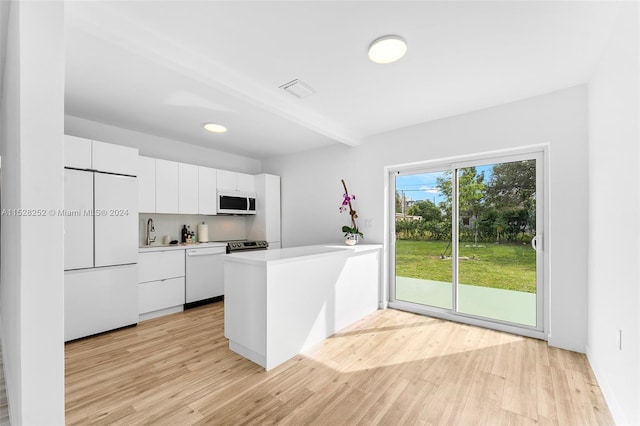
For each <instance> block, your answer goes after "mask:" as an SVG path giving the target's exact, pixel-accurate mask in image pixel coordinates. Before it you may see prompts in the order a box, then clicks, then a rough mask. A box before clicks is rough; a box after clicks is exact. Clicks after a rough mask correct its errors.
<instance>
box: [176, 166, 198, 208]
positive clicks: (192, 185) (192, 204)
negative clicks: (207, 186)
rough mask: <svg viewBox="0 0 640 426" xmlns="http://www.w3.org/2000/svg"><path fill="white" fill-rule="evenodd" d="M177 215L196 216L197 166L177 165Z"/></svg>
mask: <svg viewBox="0 0 640 426" xmlns="http://www.w3.org/2000/svg"><path fill="white" fill-rule="evenodd" d="M178 213H180V214H198V166H194V165H192V164H184V163H178Z"/></svg>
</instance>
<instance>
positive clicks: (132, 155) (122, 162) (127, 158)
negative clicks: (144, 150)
mask: <svg viewBox="0 0 640 426" xmlns="http://www.w3.org/2000/svg"><path fill="white" fill-rule="evenodd" d="M92 162H93V165H92V168H93V169H94V170H98V171H101V172H109V173H118V174H122V175H130V176H135V175H136V173H137V171H138V150H137V149H135V148H129V147H127V146H122V145H114V144H111V143H105V142H100V141H93V145H92Z"/></svg>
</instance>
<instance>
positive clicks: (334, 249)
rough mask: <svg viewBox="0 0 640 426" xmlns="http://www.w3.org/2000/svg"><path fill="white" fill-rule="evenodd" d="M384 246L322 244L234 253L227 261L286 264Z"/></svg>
mask: <svg viewBox="0 0 640 426" xmlns="http://www.w3.org/2000/svg"><path fill="white" fill-rule="evenodd" d="M381 248H382V244H358V245H355V246H347V245H339V244H320V245H314V246H301V247H288V248H283V249H269V250H255V251H246V252H239V253H232V254H231V255H229V256H226V257H225V260H226V261H233V262H238V263H249V264H267V263H270V264H271V263H285V262H294V261H296V260H303V259H304V258H311V257H313V258H318V257H323V256H335V255H343V256H344V255H350V254H353V253H360V252H366V251H372V250H379V249H381Z"/></svg>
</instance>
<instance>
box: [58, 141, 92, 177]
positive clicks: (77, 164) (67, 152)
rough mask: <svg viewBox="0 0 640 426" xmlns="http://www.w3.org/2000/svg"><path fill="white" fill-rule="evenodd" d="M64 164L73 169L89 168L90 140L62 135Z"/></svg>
mask: <svg viewBox="0 0 640 426" xmlns="http://www.w3.org/2000/svg"><path fill="white" fill-rule="evenodd" d="M64 166H65V167H72V168H74V169H90V168H91V140H90V139H84V138H79V137H77V136H69V135H64Z"/></svg>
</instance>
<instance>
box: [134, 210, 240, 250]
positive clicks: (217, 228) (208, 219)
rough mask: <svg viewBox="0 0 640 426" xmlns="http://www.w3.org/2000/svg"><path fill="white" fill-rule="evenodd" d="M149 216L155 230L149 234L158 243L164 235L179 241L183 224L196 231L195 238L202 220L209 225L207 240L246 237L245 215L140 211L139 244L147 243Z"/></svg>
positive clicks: (229, 239)
mask: <svg viewBox="0 0 640 426" xmlns="http://www.w3.org/2000/svg"><path fill="white" fill-rule="evenodd" d="M149 218H151V219H153V224H154V228H155V230H156V231H155V232H153V233H152V235H151V236H152V237H153V236H155V237H156V243H160V242H161V241H162V237H163V236H164V235H168V236H169V238H170V239H171V240H178V241H180V237H181V231H182V226H183V225H187V226H191V230H192V231H193V232H195V233H196V238H197V237H198V224H199V223H202V222H204V223H206V224H207V225H208V226H209V241H231V240H243V239H246V238H247V217H246V216H209V215H207V216H204V215H195V214H193V215H191V214H158V213H140V217H139V222H138V230H139V238H138V239H139V244H140V245H141V246H142V245H145V244H146V243H147V241H146V239H147V221H148V220H149Z"/></svg>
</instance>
